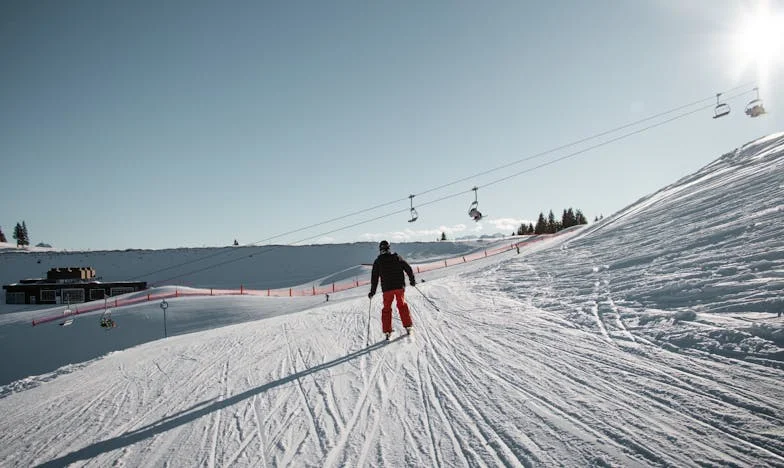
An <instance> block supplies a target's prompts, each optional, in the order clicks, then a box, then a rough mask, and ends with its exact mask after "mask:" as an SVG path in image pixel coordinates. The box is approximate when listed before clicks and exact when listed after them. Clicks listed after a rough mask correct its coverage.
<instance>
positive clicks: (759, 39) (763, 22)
mask: <svg viewBox="0 0 784 468" xmlns="http://www.w3.org/2000/svg"><path fill="white" fill-rule="evenodd" d="M734 44H735V55H736V60H738V61H739V62H740V64H741V68H742V69H745V68H747V67H749V66H754V67H756V68H757V72H758V74H759V77H758V78H760V79H762V78H764V77H766V76H767V75H768V74H769V72H770V71H771V68H772V67H773V66H775V65H777V62H781V61H782V59H783V58H784V55H783V54H782V50H784V14H783V13H781V12H775V11H772V10H771V9H770V6H769V5H768V3H767V2H764V1H763V2H759V3H757V9H756V10H755V11H748V12H744V13H743V14H742V15H741V21H740V23H739V27H738V30H737V32H736V34H735V37H734Z"/></svg>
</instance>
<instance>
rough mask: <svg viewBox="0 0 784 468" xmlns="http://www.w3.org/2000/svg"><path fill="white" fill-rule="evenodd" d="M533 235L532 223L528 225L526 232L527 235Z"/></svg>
mask: <svg viewBox="0 0 784 468" xmlns="http://www.w3.org/2000/svg"><path fill="white" fill-rule="evenodd" d="M533 233H534V224H533V223H528V232H527V234H533Z"/></svg>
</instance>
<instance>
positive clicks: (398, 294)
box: [381, 289, 412, 333]
mask: <svg viewBox="0 0 784 468" xmlns="http://www.w3.org/2000/svg"><path fill="white" fill-rule="evenodd" d="M392 299H396V300H397V311H398V313H399V314H400V321H401V322H403V326H404V327H410V326H411V325H412V323H411V312H410V311H409V310H408V304H406V290H405V289H394V290H392V291H384V307H382V308H381V328H383V330H384V333H390V332H392Z"/></svg>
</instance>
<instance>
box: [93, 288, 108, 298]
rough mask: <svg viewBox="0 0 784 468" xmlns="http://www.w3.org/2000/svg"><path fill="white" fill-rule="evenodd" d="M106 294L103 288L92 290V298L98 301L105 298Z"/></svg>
mask: <svg viewBox="0 0 784 468" xmlns="http://www.w3.org/2000/svg"><path fill="white" fill-rule="evenodd" d="M104 296H106V291H104V290H103V289H91V290H90V300H91V301H97V300H100V299H103V298H104Z"/></svg>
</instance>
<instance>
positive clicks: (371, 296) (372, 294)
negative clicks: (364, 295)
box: [368, 291, 376, 299]
mask: <svg viewBox="0 0 784 468" xmlns="http://www.w3.org/2000/svg"><path fill="white" fill-rule="evenodd" d="M375 295H376V293H374V292H372V291H371V292H369V293H368V299H373V296H375Z"/></svg>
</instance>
